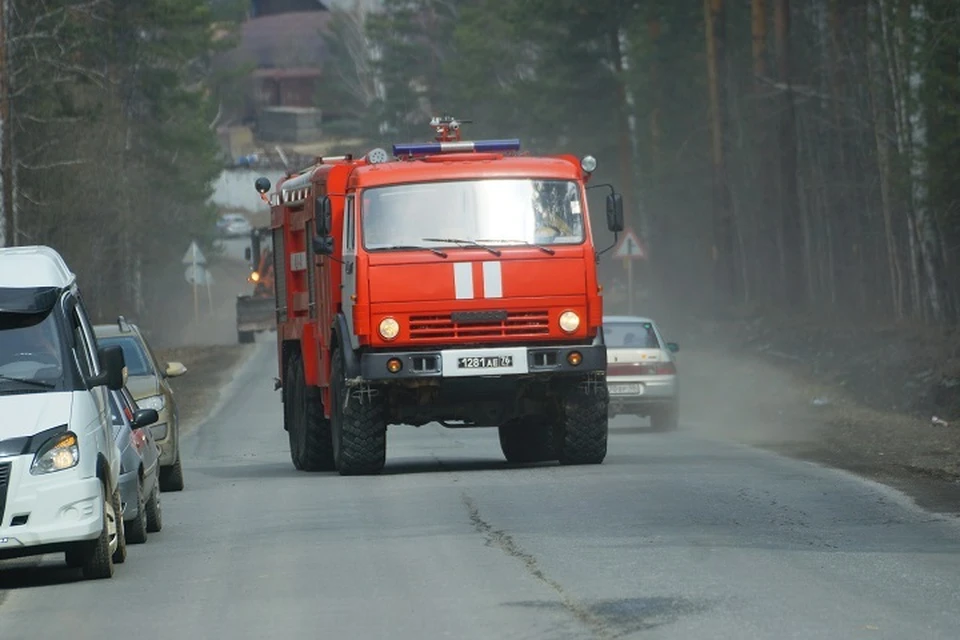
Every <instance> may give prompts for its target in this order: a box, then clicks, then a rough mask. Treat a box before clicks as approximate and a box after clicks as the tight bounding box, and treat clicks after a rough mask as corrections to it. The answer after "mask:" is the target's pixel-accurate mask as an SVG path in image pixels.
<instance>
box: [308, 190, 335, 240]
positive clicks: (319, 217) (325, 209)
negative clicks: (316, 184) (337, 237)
mask: <svg viewBox="0 0 960 640" xmlns="http://www.w3.org/2000/svg"><path fill="white" fill-rule="evenodd" d="M313 210H314V214H315V217H316V225H317V235H319V236H321V237H322V236H329V235H330V232H331V231H332V230H333V229H332V227H333V208H332V206H331V205H330V197H329V196H320V197H319V198H317V200H316V202H315V203H314V209H313Z"/></svg>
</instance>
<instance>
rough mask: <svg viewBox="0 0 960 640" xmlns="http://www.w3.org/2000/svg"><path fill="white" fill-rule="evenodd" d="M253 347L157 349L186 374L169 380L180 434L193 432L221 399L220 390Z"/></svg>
mask: <svg viewBox="0 0 960 640" xmlns="http://www.w3.org/2000/svg"><path fill="white" fill-rule="evenodd" d="M254 348H255V347H254V345H239V344H237V345H202V346H182V347H172V348H167V349H157V350H156V351H157V357H158V358H160V359H161V360H162V361H166V362H182V363H183V365H184V366H185V367H186V368H187V373H186V374H185V375H183V376H182V377H179V378H170V386H171V387H172V388H173V393H174V395H175V396H176V399H177V407H178V409H179V411H180V424H181V425H182V427H181V429H182V431H183V432H188V431H192V430H193V429H194V428H196V427H197V425H199V424H200V423H201V422H202V421H203V420H205V419H206V417H207V416H208V415H209V414H210V411H211V410H212V409H213V408H214V406H215V405H216V404H217V401H218V400H219V399H220V391H221V390H222V389H223V387H224V386H225V385H226V384H227V383H229V382H230V380H231V378H232V377H233V375H234V373H235V372H236V370H237V369H238V368H239V367H240V366H241V365H242V364H243V362H245V361H246V358H247V357H249V356H250V354H251V353H252V352H253V349H254Z"/></svg>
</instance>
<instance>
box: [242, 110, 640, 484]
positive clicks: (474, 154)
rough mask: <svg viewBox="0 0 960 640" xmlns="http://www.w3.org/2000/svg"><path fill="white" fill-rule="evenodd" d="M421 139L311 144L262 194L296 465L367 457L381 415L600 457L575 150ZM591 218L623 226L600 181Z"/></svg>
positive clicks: (602, 409) (365, 469)
mask: <svg viewBox="0 0 960 640" xmlns="http://www.w3.org/2000/svg"><path fill="white" fill-rule="evenodd" d="M459 125H460V123H459V122H457V121H456V120H455V119H453V118H449V117H444V118H435V119H434V120H433V121H432V122H431V126H432V127H433V128H434V131H435V133H436V140H435V141H434V142H427V143H413V144H397V145H394V146H393V157H392V158H391V157H390V156H389V155H388V154H387V152H386V151H385V150H383V149H374V150H372V151H370V152H369V153H367V154H366V155H365V156H363V157H360V158H354V157H352V156H350V155H346V156H339V157H335V158H318V159H317V161H316V163H315V164H314V165H313V166H310V167H308V168H307V169H305V170H303V171H300V172H297V173H293V174H290V175H288V176H287V177H286V178H284V179H282V180H280V181H279V182H278V184H277V185H276V188H275V190H274V191H273V193H271V194H270V195H269V198H268V196H267V194H268V193H269V192H270V189H271V185H270V182H269V181H268V180H267V179H266V178H260V179H258V180H257V182H256V185H255V186H256V189H257V191H258V192H260V194H261V197H262V198H263V199H264V200H265V201H267V202H268V203H269V205H270V209H271V228H272V232H273V249H274V258H275V267H274V273H275V278H276V280H275V292H276V313H277V343H278V344H277V347H278V365H279V373H280V377H279V378H278V383H277V385H278V388H280V389H282V400H283V408H284V413H283V415H284V419H283V422H284V429H285V430H286V431H287V432H288V435H289V441H290V455H291V459H292V461H293V464H294V466H295V467H296V468H297V469H301V470H307V471H320V470H337V471H339V472H340V474H342V475H350V474H372V473H379V472H380V471H381V470H382V468H383V466H384V463H385V460H386V442H387V438H386V434H387V427H388V425H413V426H421V425H424V424H427V423H430V422H438V423H440V424H442V425H444V426H446V427H451V428H456V427H483V426H490V427H497V428H498V430H499V439H500V444H501V448H502V451H503V454H504V456H505V457H506V458H507V460H509V461H512V462H540V461H550V460H557V461H559V462H560V463H562V464H599V463H601V462H602V461H603V460H604V458H605V456H606V452H607V429H608V428H607V421H608V417H607V416H608V410H607V406H608V395H607V386H606V364H607V359H606V346H605V345H604V341H603V332H602V318H603V308H602V307H603V305H602V297H601V289H600V287H599V286H598V281H597V271H596V265H597V259H598V253H597V251H596V249H595V247H594V245H593V241H592V238H591V232H590V216H589V211H588V207H587V198H586V184H587V182H588V180H589V179H590V176H591V174H592V172H593V171H595V169H596V164H597V163H596V160H595V159H594V158H593V157H592V156H586V157H584V158H582V159H578V158H576V157H575V156H572V155H559V156H531V155H521V154H519V153H518V152H519V149H520V141H519V140H484V141H476V142H469V141H462V140H460V127H459ZM600 186H606V187H608V188H609V190H610V194H609V195H608V196H607V211H606V214H607V226H608V227H609V228H610V230H611V231H614V232H619V231H621V230H622V229H623V207H622V201H621V198H620V195H619V194H617V193H616V192H615V190H614V189H613V187H611V186H610V185H600Z"/></svg>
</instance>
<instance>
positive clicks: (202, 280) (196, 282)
mask: <svg viewBox="0 0 960 640" xmlns="http://www.w3.org/2000/svg"><path fill="white" fill-rule="evenodd" d="M181 262H182V263H183V264H185V265H187V270H186V272H185V273H184V276H185V277H186V279H187V282H188V283H189V284H192V285H193V320H194V323H195V324H197V325H199V324H200V294H199V291H198V290H197V289H198V287H199V286H200V285H202V284H206V285H207V292H208V296H209V291H210V289H209V287H210V283H209V282H208V276H207V270H206V269H205V268H204V265H206V264H207V259H206V257H204V255H203V252H202V251H200V247H199V246H197V241H196V240H193V241H191V242H190V246H189V247H188V248H187V252H186V253H185V254H183V260H182V261H181ZM211 307H212V302H211Z"/></svg>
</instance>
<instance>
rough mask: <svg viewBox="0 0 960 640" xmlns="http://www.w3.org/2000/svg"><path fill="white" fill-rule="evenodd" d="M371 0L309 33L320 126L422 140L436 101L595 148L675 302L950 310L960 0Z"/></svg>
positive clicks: (899, 314) (859, 316) (500, 130)
mask: <svg viewBox="0 0 960 640" xmlns="http://www.w3.org/2000/svg"><path fill="white" fill-rule="evenodd" d="M385 6H386V9H385V11H384V12H383V13H382V14H374V15H370V16H368V18H367V19H366V21H363V20H361V19H359V17H358V16H355V15H352V14H350V13H346V12H341V13H339V14H338V15H337V16H336V17H335V19H334V21H333V27H332V29H331V33H330V34H329V35H328V36H327V38H328V45H329V49H330V52H331V55H332V57H333V59H332V60H331V61H330V64H329V65H328V67H327V69H326V72H325V73H326V75H325V81H324V85H323V87H322V89H321V91H320V99H321V101H325V102H326V103H327V104H328V105H334V104H335V105H336V106H337V107H338V110H343V107H344V106H346V107H347V109H349V111H350V112H352V113H354V114H356V117H355V118H352V119H350V120H347V121H344V122H341V123H339V125H338V126H339V129H340V132H341V133H343V134H349V135H354V136H361V137H362V138H363V139H365V140H367V141H369V143H370V144H371V145H372V144H384V143H387V142H389V141H396V140H398V139H400V138H410V139H423V138H428V137H429V135H430V130H429V129H428V128H427V126H426V123H427V121H428V118H429V116H430V115H434V114H439V113H451V114H454V115H456V116H458V117H461V118H470V119H473V120H474V121H475V124H472V125H470V132H469V136H470V137H478V138H479V137H493V136H497V137H499V136H504V137H506V136H510V137H513V136H517V137H521V138H522V140H523V143H524V146H525V148H526V149H527V150H530V151H537V152H558V151H565V152H566V151H569V152H573V153H578V154H582V153H592V154H594V155H596V156H597V157H598V158H599V159H600V166H601V170H600V171H599V172H598V174H602V175H598V176H597V179H598V180H602V181H607V180H609V181H612V182H614V183H615V184H616V185H617V188H618V190H620V191H622V192H623V193H624V197H625V201H626V203H627V206H628V208H629V212H630V214H629V215H630V216H631V222H632V225H633V226H634V228H636V229H638V230H639V231H640V232H641V233H642V234H643V236H644V238H645V241H646V243H647V245H648V248H649V255H650V258H651V259H650V262H649V265H648V267H647V269H646V270H645V276H646V277H647V278H648V280H649V281H650V282H652V283H655V289H656V290H657V292H658V295H659V296H661V297H663V298H669V299H670V300H671V301H672V302H674V303H676V302H681V301H682V302H685V303H686V304H687V305H688V306H689V307H691V308H698V307H699V308H702V309H703V310H711V309H716V308H717V306H716V305H720V306H721V308H729V307H731V306H733V307H738V308H744V309H750V308H752V309H760V310H767V311H770V310H779V311H783V312H789V313H803V312H816V313H817V314H822V315H827V316H833V317H838V318H844V319H847V320H853V321H866V320H869V321H879V322H891V321H899V320H907V321H921V322H927V323H931V324H953V323H956V321H957V317H958V311H960V180H958V176H957V172H958V171H960V3H956V2H954V0H793V1H791V0H740V1H739V2H733V1H732V0H701V1H700V2H696V1H693V0H691V1H677V0H593V1H591V2H585V1H584V0H387V1H386V2H385ZM595 211H596V207H595ZM594 226H595V227H597V226H600V225H596V224H595V225H594ZM600 235H603V234H602V233H601V234H600ZM606 239H607V238H606V236H603V241H606ZM603 241H598V243H602V242H603ZM618 266H619V265H609V263H608V265H607V268H608V269H612V270H616V268H617V267H618Z"/></svg>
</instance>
